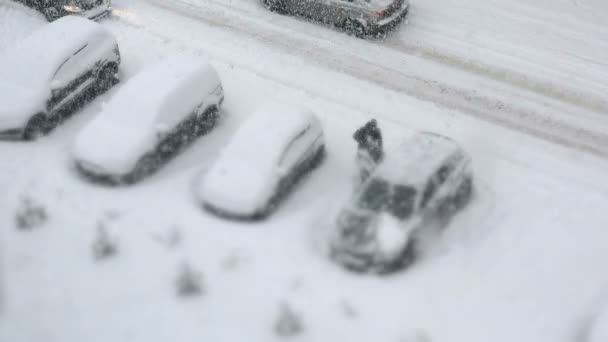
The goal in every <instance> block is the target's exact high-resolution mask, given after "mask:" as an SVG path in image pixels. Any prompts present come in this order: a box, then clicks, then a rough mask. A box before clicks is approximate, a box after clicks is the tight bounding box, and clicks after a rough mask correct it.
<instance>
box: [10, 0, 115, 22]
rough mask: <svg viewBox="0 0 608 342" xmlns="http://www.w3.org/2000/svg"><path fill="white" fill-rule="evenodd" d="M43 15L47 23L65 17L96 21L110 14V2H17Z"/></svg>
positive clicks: (103, 0)
mask: <svg viewBox="0 0 608 342" xmlns="http://www.w3.org/2000/svg"><path fill="white" fill-rule="evenodd" d="M17 1H18V2H21V3H23V4H25V5H26V6H29V7H31V8H33V9H35V10H37V11H39V12H40V13H42V14H44V16H45V17H46V19H47V20H48V21H54V20H57V19H59V18H61V17H63V16H66V15H79V16H81V17H84V18H87V19H91V20H97V19H100V18H103V17H105V16H107V15H108V14H110V12H111V10H112V6H111V5H112V2H111V0H17Z"/></svg>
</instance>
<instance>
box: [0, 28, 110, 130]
mask: <svg viewBox="0 0 608 342" xmlns="http://www.w3.org/2000/svg"><path fill="white" fill-rule="evenodd" d="M119 65H120V52H119V50H118V44H117V42H116V39H115V38H114V36H113V35H112V34H111V33H110V32H109V31H107V30H106V29H104V28H103V27H102V26H101V25H99V24H97V23H95V22H93V21H90V20H88V19H84V18H79V17H64V18H61V19H59V20H56V21H54V22H53V23H50V24H47V25H45V26H43V27H42V28H41V29H39V30H38V31H35V32H34V33H32V34H31V35H30V36H28V37H27V38H26V39H24V40H23V41H22V42H21V43H20V44H18V45H17V46H16V47H15V48H13V49H10V50H8V51H7V52H6V53H5V54H4V55H3V56H0V138H6V139H20V138H24V139H27V140H30V139H35V138H36V137H38V136H40V135H43V134H46V133H48V132H49V131H50V130H51V129H53V128H54V127H55V126H56V125H58V124H59V123H60V122H61V121H63V120H64V119H65V118H66V117H68V116H69V115H71V114H73V113H74V112H75V111H76V110H78V109H79V108H80V107H81V106H82V105H84V104H85V103H87V102H89V101H91V100H92V99H94V98H95V97H96V96H97V95H98V94H100V93H102V92H104V91H106V90H108V89H109V88H111V87H112V86H113V85H115V84H116V83H117V82H118V76H117V75H118V68H119Z"/></svg>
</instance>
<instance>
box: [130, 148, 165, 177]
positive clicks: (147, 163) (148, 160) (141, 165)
mask: <svg viewBox="0 0 608 342" xmlns="http://www.w3.org/2000/svg"><path fill="white" fill-rule="evenodd" d="M159 166H160V158H159V157H158V155H157V154H155V153H153V152H150V153H146V154H144V155H143V156H142V157H141V158H139V160H138V161H137V164H136V165H135V170H134V171H133V173H132V174H131V177H129V179H128V182H129V183H134V182H137V181H139V180H140V179H142V178H144V177H146V176H149V175H151V174H152V173H154V171H156V169H158V167H159Z"/></svg>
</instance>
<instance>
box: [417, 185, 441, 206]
mask: <svg viewBox="0 0 608 342" xmlns="http://www.w3.org/2000/svg"><path fill="white" fill-rule="evenodd" d="M435 190H437V184H435V178H431V179H429V181H428V182H427V184H426V186H425V187H424V192H423V193H422V200H421V202H420V207H421V208H424V207H426V205H427V204H428V202H429V201H430V200H431V198H432V197H433V195H435Z"/></svg>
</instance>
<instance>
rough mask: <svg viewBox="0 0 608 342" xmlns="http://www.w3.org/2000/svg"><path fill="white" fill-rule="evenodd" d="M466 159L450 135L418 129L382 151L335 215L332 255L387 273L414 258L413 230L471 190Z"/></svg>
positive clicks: (446, 213) (451, 209)
mask: <svg viewBox="0 0 608 342" xmlns="http://www.w3.org/2000/svg"><path fill="white" fill-rule="evenodd" d="M472 186H473V175H472V170H471V159H470V157H469V156H468V155H467V154H466V153H465V151H464V150H462V148H460V147H459V146H458V144H456V142H454V141H453V140H451V139H449V138H446V137H444V136H440V135H437V134H433V133H420V134H418V135H416V136H415V137H413V138H412V139H411V140H409V141H407V142H406V143H405V144H403V145H402V146H400V148H399V149H397V150H396V151H393V152H392V154H390V155H387V159H385V160H384V161H383V162H382V163H381V164H380V165H378V167H377V168H376V169H375V170H374V172H373V173H372V174H371V175H370V177H369V178H368V180H367V181H366V182H365V183H363V184H362V185H361V187H360V188H358V189H357V191H356V192H355V194H354V196H353V197H352V198H351V200H350V201H349V202H348V203H347V204H346V205H345V206H344V207H343V208H342V210H341V211H340V213H339V214H338V217H337V220H336V231H335V234H333V235H332V239H331V241H330V245H331V255H332V258H333V259H334V260H335V261H337V262H338V263H340V264H342V265H344V266H345V267H347V268H349V269H352V270H356V271H361V272H376V273H388V272H392V271H396V270H399V269H402V268H404V267H406V266H407V265H409V264H410V263H411V262H412V261H414V259H415V257H416V249H417V245H416V244H417V240H416V238H417V235H418V234H419V233H420V232H421V231H423V230H424V229H425V228H426V227H427V226H428V225H429V223H430V221H431V220H435V219H437V218H438V217H439V218H449V217H450V216H451V215H452V214H453V213H455V212H456V211H457V210H459V209H461V208H463V207H464V206H465V205H466V204H467V203H468V201H469V199H470V197H471V194H472Z"/></svg>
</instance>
